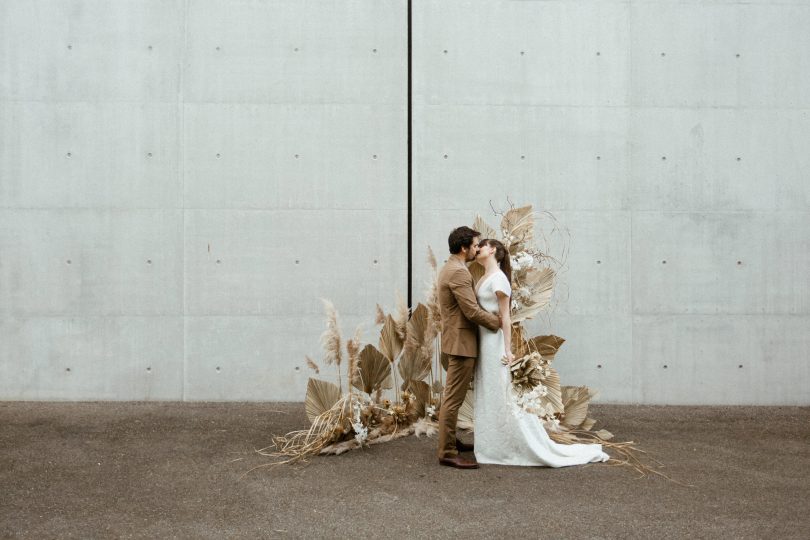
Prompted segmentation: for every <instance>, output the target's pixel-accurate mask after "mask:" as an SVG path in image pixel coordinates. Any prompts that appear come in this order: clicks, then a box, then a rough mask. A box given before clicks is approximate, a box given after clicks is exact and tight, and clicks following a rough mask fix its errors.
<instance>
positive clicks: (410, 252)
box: [408, 0, 413, 308]
mask: <svg viewBox="0 0 810 540" xmlns="http://www.w3.org/2000/svg"><path fill="white" fill-rule="evenodd" d="M411 3H412V0H408V308H410V307H411V306H413V196H412V194H413V192H412V188H413V162H412V158H413V138H412V135H413V134H412V126H411V119H412V107H413V103H412V95H411V90H412V88H411V87H412V86H413V79H412V69H411V68H412V65H411V64H412V34H411V7H412V6H411Z"/></svg>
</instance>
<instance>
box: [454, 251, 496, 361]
mask: <svg viewBox="0 0 810 540" xmlns="http://www.w3.org/2000/svg"><path fill="white" fill-rule="evenodd" d="M439 309H440V310H441V313H442V352H443V353H445V354H452V355H455V356H468V357H472V358H475V357H477V356H478V326H477V325H481V326H485V327H486V328H489V329H490V330H492V331H495V330H497V329H498V328H499V327H500V320H499V319H498V316H497V315H495V314H493V313H490V312H488V311H484V310H483V309H481V306H479V305H478V300H476V298H475V290H474V289H473V280H472V276H471V275H470V271H469V270H467V266H466V265H465V264H464V263H462V262H461V261H459V260H458V259H457V258H456V257H450V259H448V261H447V263H446V264H445V265H444V266H443V267H442V269H441V271H440V272H439Z"/></svg>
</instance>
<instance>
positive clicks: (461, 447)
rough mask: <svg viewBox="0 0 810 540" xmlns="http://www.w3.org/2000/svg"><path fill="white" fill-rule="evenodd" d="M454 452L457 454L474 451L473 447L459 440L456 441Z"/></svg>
mask: <svg viewBox="0 0 810 540" xmlns="http://www.w3.org/2000/svg"><path fill="white" fill-rule="evenodd" d="M456 450H458V451H459V452H472V451H473V450H475V445H472V444H467V443H465V442H461V441H460V440H459V439H456Z"/></svg>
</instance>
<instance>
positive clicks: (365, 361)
mask: <svg viewBox="0 0 810 540" xmlns="http://www.w3.org/2000/svg"><path fill="white" fill-rule="evenodd" d="M351 382H352V386H354V387H355V388H357V389H358V390H362V391H363V392H365V393H366V394H368V395H369V396H370V395H371V394H372V392H375V391H377V390H378V389H380V388H392V386H393V385H392V383H391V364H390V363H389V362H388V359H387V358H386V357H385V356H383V353H381V352H380V351H378V350H377V348H376V347H375V346H374V345H366V346H365V347H364V348H363V350H362V352H360V358H359V361H358V363H357V370H356V371H355V376H354V377H353V378H352V380H351Z"/></svg>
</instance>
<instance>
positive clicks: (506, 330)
mask: <svg viewBox="0 0 810 540" xmlns="http://www.w3.org/2000/svg"><path fill="white" fill-rule="evenodd" d="M496 294H497V295H498V311H499V312H500V313H501V330H503V348H504V357H505V358H506V361H507V362H508V363H510V364H512V363H514V361H515V355H514V354H512V316H511V315H510V311H511V307H512V306H511V305H510V303H511V302H510V301H509V297H508V296H506V295H505V294H504V293H503V292H501V291H497V292H496Z"/></svg>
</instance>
